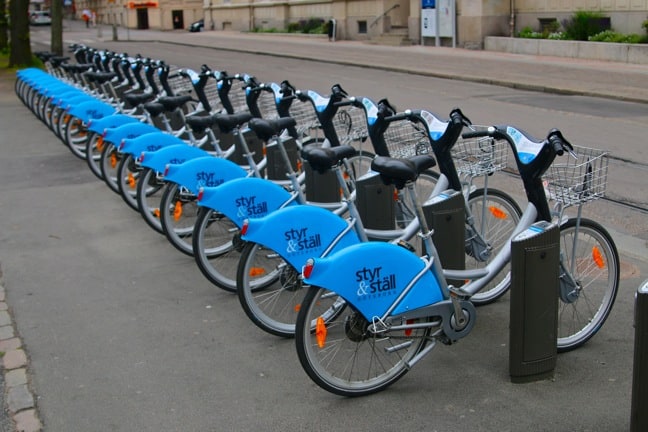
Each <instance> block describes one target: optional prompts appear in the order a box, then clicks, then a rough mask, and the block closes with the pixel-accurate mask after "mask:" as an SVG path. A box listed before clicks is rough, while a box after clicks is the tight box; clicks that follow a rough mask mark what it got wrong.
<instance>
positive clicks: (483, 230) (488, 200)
mask: <svg viewBox="0 0 648 432" xmlns="http://www.w3.org/2000/svg"><path fill="white" fill-rule="evenodd" d="M468 208H469V209H470V213H471V214H472V216H473V226H472V227H471V226H470V225H467V226H466V229H467V235H466V269H475V268H483V267H485V266H486V265H487V264H488V263H489V262H490V261H491V259H492V258H493V257H495V256H496V255H497V254H498V253H499V251H500V250H501V249H502V247H504V245H506V244H507V242H508V241H509V239H510V237H511V234H512V233H513V230H514V229H515V227H516V226H517V224H518V222H519V221H520V217H521V216H522V210H520V207H519V206H518V204H517V202H515V200H514V199H513V198H512V197H511V196H510V195H508V194H506V193H505V192H502V191H500V190H498V189H492V188H488V189H487V190H486V193H484V189H477V190H475V191H473V192H472V193H471V194H470V195H469V198H468ZM477 233H479V234H480V235H477ZM480 238H481V239H483V240H484V241H485V244H484V243H482V242H481V241H479V239H480ZM510 286H511V266H510V264H506V265H505V266H504V268H503V269H502V270H501V271H500V272H499V274H498V275H496V276H495V277H493V279H492V280H491V281H490V282H489V283H488V285H486V286H485V287H484V288H483V289H482V290H481V291H479V292H478V293H477V294H475V295H474V296H472V297H471V299H470V300H471V301H472V302H473V304H474V305H475V306H481V305H485V304H489V303H492V302H494V301H495V300H497V299H499V298H500V297H502V296H503V295H504V294H505V293H506V292H507V291H508V289H509V287H510Z"/></svg>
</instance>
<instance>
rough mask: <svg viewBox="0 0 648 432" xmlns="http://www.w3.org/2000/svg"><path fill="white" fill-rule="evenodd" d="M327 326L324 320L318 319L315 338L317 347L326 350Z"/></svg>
mask: <svg viewBox="0 0 648 432" xmlns="http://www.w3.org/2000/svg"><path fill="white" fill-rule="evenodd" d="M326 333H327V330H326V324H324V318H322V317H318V318H317V324H315V337H316V338H317V346H318V347H320V348H324V345H325V344H326Z"/></svg>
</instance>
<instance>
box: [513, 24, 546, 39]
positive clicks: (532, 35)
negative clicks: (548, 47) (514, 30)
mask: <svg viewBox="0 0 648 432" xmlns="http://www.w3.org/2000/svg"><path fill="white" fill-rule="evenodd" d="M518 37H521V38H525V39H543V38H544V35H543V34H542V33H540V32H537V31H535V30H533V29H532V28H531V27H529V26H526V27H524V28H523V29H522V30H520V32H519V33H518Z"/></svg>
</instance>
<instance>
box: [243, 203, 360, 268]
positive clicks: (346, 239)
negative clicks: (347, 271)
mask: <svg viewBox="0 0 648 432" xmlns="http://www.w3.org/2000/svg"><path fill="white" fill-rule="evenodd" d="M348 227H349V224H348V222H347V221H346V220H345V219H343V218H341V217H340V216H338V215H336V214H334V213H332V212H330V211H329V210H325V209H323V208H320V207H315V206H310V205H295V206H290V207H286V208H282V209H278V210H276V211H274V212H272V213H270V214H269V215H268V216H265V217H262V218H259V219H250V220H249V222H248V227H247V231H246V233H245V235H244V236H243V239H244V240H247V241H253V242H255V243H258V244H261V245H263V246H265V247H267V248H269V249H271V250H273V251H275V252H276V253H278V254H279V255H281V257H282V258H283V259H284V260H285V261H286V262H288V263H290V265H292V266H293V267H294V268H296V269H297V270H301V268H302V267H303V266H304V264H306V260H307V259H308V258H310V257H314V256H317V257H319V256H322V255H323V254H324V252H326V250H327V249H328V248H329V247H330V246H332V245H333V243H334V242H335V240H336V239H337V237H338V236H340V235H341V234H342V233H343V232H344V231H345V230H346V229H348ZM359 242H360V239H359V238H358V235H357V234H356V232H355V231H354V230H353V229H351V230H348V231H347V232H346V233H345V234H344V235H343V236H341V237H340V238H339V239H338V241H337V242H336V243H335V244H334V245H333V246H332V249H331V251H330V252H329V253H334V252H335V251H338V250H341V249H344V248H345V247H348V246H351V245H354V244H357V243H359Z"/></svg>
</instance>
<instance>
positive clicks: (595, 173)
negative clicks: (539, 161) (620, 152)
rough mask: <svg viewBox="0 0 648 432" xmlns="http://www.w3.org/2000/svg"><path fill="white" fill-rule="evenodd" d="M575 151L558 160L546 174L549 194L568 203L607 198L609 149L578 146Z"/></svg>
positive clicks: (559, 200) (568, 204)
mask: <svg viewBox="0 0 648 432" xmlns="http://www.w3.org/2000/svg"><path fill="white" fill-rule="evenodd" d="M574 154H575V156H576V157H574V156H573V155H569V154H567V153H565V155H564V156H563V157H562V158H561V159H562V160H560V161H559V160H558V159H556V160H554V163H553V164H552V165H551V167H550V168H549V171H548V172H547V175H546V176H545V182H546V187H547V190H548V192H549V197H550V198H551V199H553V200H555V201H558V202H560V203H562V204H563V205H565V206H572V205H578V204H584V203H587V202H589V201H594V200H596V199H599V198H603V197H604V196H605V188H606V186H607V176H608V162H609V159H608V152H607V151H605V150H597V149H592V148H587V147H579V146H574Z"/></svg>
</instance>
